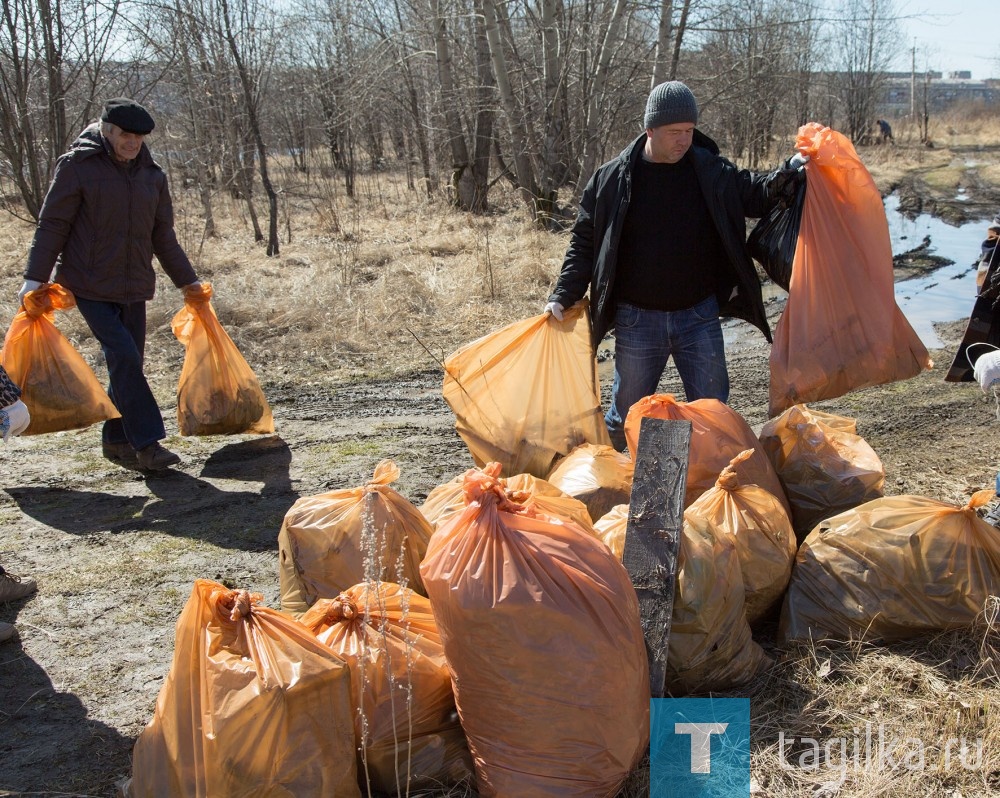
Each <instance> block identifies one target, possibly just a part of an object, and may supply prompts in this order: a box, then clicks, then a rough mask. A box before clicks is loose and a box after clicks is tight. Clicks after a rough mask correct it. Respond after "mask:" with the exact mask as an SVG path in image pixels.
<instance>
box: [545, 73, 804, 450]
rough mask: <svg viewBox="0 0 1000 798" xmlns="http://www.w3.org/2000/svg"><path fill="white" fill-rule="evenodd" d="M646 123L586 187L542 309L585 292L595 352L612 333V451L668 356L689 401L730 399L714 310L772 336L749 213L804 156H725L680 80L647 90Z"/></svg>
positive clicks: (793, 176)
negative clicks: (764, 163) (760, 162)
mask: <svg viewBox="0 0 1000 798" xmlns="http://www.w3.org/2000/svg"><path fill="white" fill-rule="evenodd" d="M643 121H644V127H645V132H644V133H642V134H640V135H639V137H638V138H637V139H635V140H634V141H633V142H632V143H631V144H629V145H628V146H627V147H626V148H625V149H624V150H623V151H622V153H621V154H620V155H619V156H618V157H617V158H615V159H614V160H612V161H609V162H608V163H606V164H604V165H603V166H601V167H600V168H599V169H598V170H597V171H596V172H595V173H594V175H593V177H591V179H590V182H589V183H588V184H587V186H586V188H585V189H584V191H583V196H582V198H581V199H580V209H579V212H578V214H577V217H576V223H575V224H574V225H573V235H572V237H571V239H570V243H569V248H568V249H567V251H566V257H565V259H564V260H563V266H562V271H561V273H560V274H559V278H558V280H557V281H556V285H555V288H554V289H553V291H552V295H551V296H550V297H549V299H548V304H547V305H546V306H545V311H544V312H546V313H551V314H552V316H553V317H554V318H556V319H562V314H563V311H564V310H565V309H566V308H568V307H570V306H571V305H573V304H574V303H575V302H577V301H578V300H580V299H581V298H583V296H584V294H586V293H587V291H588V290H589V291H590V311H591V318H592V321H593V329H592V332H591V343H592V345H593V347H594V349H595V350H596V348H597V346H598V344H600V342H601V339H602V338H603V337H604V334H605V333H606V332H607V331H608V330H609V329H612V328H613V329H614V330H615V376H614V386H613V388H612V399H611V407H610V408H609V409H608V411H607V413H606V414H605V417H604V420H605V423H606V424H607V427H608V433H609V435H610V436H611V442H612V444H613V445H614V447H615V448H616V449H618V450H624V448H625V430H624V421H625V418H626V416H627V415H628V411H629V408H630V407H631V406H632V405H633V404H634V403H635V402H638V401H639V400H640V399H642V398H643V397H645V396H649V395H650V394H653V393H655V392H656V388H657V385H658V384H659V381H660V378H661V377H662V375H663V371H664V369H665V368H666V365H667V361H668V360H669V359H670V358H673V361H674V366H675V367H676V368H677V372H678V374H679V375H680V378H681V381H682V382H683V384H684V393H685V396H686V398H687V401H689V402H691V401H694V400H696V399H702V398H712V399H718V400H720V401H722V402H726V401H728V399H729V374H728V371H727V368H726V352H725V344H724V341H723V337H722V323H721V321H720V318H719V317H720V316H721V315H725V316H735V317H738V318H742V319H744V320H746V321H748V322H750V323H751V324H753V325H755V326H756V327H758V328H759V329H760V330H761V332H763V333H764V335H765V336H766V337H767V340H768V341H770V340H771V329H770V327H769V325H768V322H767V316H766V313H765V311H764V302H763V299H762V296H761V287H760V278H759V277H758V276H757V270H756V267H755V266H754V264H753V261H752V260H751V258H750V254H749V252H748V251H747V247H746V219H747V217H750V218H758V217H761V216H764V215H766V214H767V212H768V211H769V210H770V209H771V207H772V206H773V204H774V203H775V202H777V201H778V200H779V199H781V198H784V197H785V196H786V195H787V194H792V195H794V191H795V188H796V185H797V183H798V181H800V180H804V179H805V172H804V170H802V169H801V166H802V164H804V163H805V159H804V158H803V157H802V156H801V155H796V156H794V157H792V158H789V159H788V160H787V161H786V162H785V163H784V164H783V165H782V167H781V168H779V169H777V170H775V171H774V172H771V173H770V174H767V173H757V172H750V171H748V170H746V169H739V168H737V167H736V165H735V164H733V163H732V162H730V161H728V160H726V159H725V158H723V157H722V155H720V154H719V147H718V145H717V144H716V143H715V142H714V141H713V140H712V139H710V138H709V137H708V136H706V135H705V134H704V133H702V132H701V131H700V130H697V129H696V128H695V125H696V124H697V122H698V104H697V102H696V101H695V97H694V95H693V94H692V93H691V90H690V89H689V88H688V87H687V86H685V85H684V84H683V83H681V82H680V81H676V80H675V81H669V82H667V83H661V84H660V85H658V86H656V87H655V88H654V89H653V90H652V91H651V92H650V94H649V97H648V99H647V100H646V112H645V117H644V120H643Z"/></svg>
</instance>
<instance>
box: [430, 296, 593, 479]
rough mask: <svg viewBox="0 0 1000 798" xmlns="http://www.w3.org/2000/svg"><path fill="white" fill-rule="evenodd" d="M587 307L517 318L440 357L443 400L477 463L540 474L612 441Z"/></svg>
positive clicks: (580, 305)
mask: <svg viewBox="0 0 1000 798" xmlns="http://www.w3.org/2000/svg"><path fill="white" fill-rule="evenodd" d="M587 307H588V306H587V303H586V301H583V300H581V301H580V302H578V303H577V304H576V305H574V306H573V307H571V308H569V309H568V310H566V311H565V312H564V313H563V321H558V320H557V319H556V318H555V317H554V316H550V315H548V314H544V313H543V314H542V315H541V316H533V317H531V318H529V319H525V320H523V321H519V322H516V323H515V324H511V325H510V326H508V327H505V328H503V329H502V330H499V331H498V332H495V333H491V334H490V335H487V336H485V337H483V338H480V339H478V340H476V341H473V342H472V343H470V344H467V345H466V346H464V347H462V348H461V349H459V350H458V351H456V352H455V353H453V354H452V355H451V356H449V357H448V359H447V360H445V363H444V368H445V375H444V388H443V391H444V398H445V401H446V402H447V403H448V406H449V407H450V408H451V409H452V411H453V412H454V413H455V417H456V422H455V427H456V429H457V430H458V434H459V435H460V436H461V437H462V440H464V441H465V443H466V445H467V446H468V447H469V452H470V453H471V454H472V459H473V460H474V461H475V463H476V465H477V466H480V467H482V466H484V465H486V463H490V462H498V463H500V464H501V467H502V468H503V473H504V474H507V475H510V474H522V473H525V474H534V475H535V476H536V477H541V478H543V479H544V478H545V475H546V474H548V473H549V471H551V470H552V466H553V465H554V464H555V462H556V461H557V460H558V459H559V458H560V457H563V456H565V455H567V454H569V452H570V451H571V450H572V449H573V448H574V447H575V446H578V445H580V444H581V443H604V444H610V443H611V441H610V439H609V438H608V430H607V427H606V426H605V424H604V416H603V413H602V411H601V390H600V384H599V382H598V379H597V360H596V359H595V357H594V352H593V350H592V349H591V347H590V314H589V312H588V310H587Z"/></svg>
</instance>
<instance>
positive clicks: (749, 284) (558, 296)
mask: <svg viewBox="0 0 1000 798" xmlns="http://www.w3.org/2000/svg"><path fill="white" fill-rule="evenodd" d="M645 141H646V134H645V133H643V134H642V135H641V136H639V137H638V138H637V139H636V140H635V141H634V142H632V144H630V145H629V146H628V147H626V148H625V149H624V150H623V151H622V152H621V154H620V155H619V156H618V157H617V158H615V159H614V160H612V161H609V162H608V163H606V164H604V165H603V166H601V167H600V168H599V169H598V170H597V171H596V172H595V173H594V176H593V177H592V178H591V179H590V182H589V183H588V184H587V187H586V188H585V189H584V191H583V197H582V198H581V200H580V210H579V213H578V215H577V218H576V223H575V224H574V225H573V235H572V238H571V239H570V244H569V248H568V249H567V252H566V257H565V260H564V261H563V267H562V271H561V273H560V274H559V279H558V280H557V282H556V287H555V289H554V290H553V292H552V295H551V296H550V297H549V301H550V302H558V303H559V304H561V305H562V306H563V307H567V308H568V307H570V306H571V305H573V304H574V303H575V302H577V301H578V300H580V299H581V298H583V296H584V294H586V293H587V290H588V288H589V290H590V309H591V318H592V324H593V328H592V333H591V343H592V344H593V346H594V349H595V350H596V348H597V345H598V344H599V343H600V342H601V339H603V338H604V335H605V333H607V331H608V330H609V329H611V327H612V325H613V323H614V318H615V302H614V284H615V271H616V267H617V261H618V248H619V242H620V239H621V231H622V224H623V223H624V221H625V214H626V212H627V211H628V204H629V199H630V196H631V191H632V172H633V169H634V168H635V164H636V162H637V161H638V159H639V158H640V157H641V156H642V150H643V146H644V145H645ZM689 153H690V157H691V159H692V162H693V163H694V168H695V173H696V174H697V176H698V183H699V185H700V186H701V191H702V194H703V195H704V197H705V202H706V204H707V205H708V210H709V213H710V215H711V217H712V221H713V222H714V223H715V228H716V230H718V231H719V236H720V237H721V239H722V243H723V246H724V248H725V251H726V256H727V262H728V265H729V268H728V269H727V270H726V273H725V275H724V276H723V277H722V279H720V283H719V286H718V289H717V292H716V295H717V298H718V301H719V311H720V314H721V315H723V316H735V317H737V318H741V319H744V320H746V321H748V322H750V323H751V324H753V325H754V326H756V327H758V328H759V329H760V330H761V332H763V333H764V336H765V337H766V338H767V340H768V341H770V340H771V328H770V326H769V325H768V323H767V316H766V313H765V311H764V301H763V298H762V295H761V289H760V279H759V278H758V276H757V270H756V268H755V267H754V264H753V261H752V260H751V258H750V255H749V253H748V252H747V248H746V219H747V217H750V218H759V217H761V216H763V215H765V214H766V213H767V211H768V210H769V209H770V206H771V204H772V203H771V200H770V198H769V196H768V180H769V177H770V176H769V175H767V174H757V173H755V172H750V171H747V170H745V169H738V168H737V167H736V166H735V165H734V164H733V163H731V162H730V161H727V160H726V159H725V158H723V157H722V156H721V155H719V147H718V145H717V144H716V143H715V142H714V141H712V139H710V138H709V137H708V136H706V135H705V134H703V133H702V132H701V131H699V130H695V132H694V142H693V143H692V146H691V149H690V150H689Z"/></svg>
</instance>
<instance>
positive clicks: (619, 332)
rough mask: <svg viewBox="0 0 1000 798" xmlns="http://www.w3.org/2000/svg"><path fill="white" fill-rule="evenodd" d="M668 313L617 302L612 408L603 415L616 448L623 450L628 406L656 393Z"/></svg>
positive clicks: (665, 349)
mask: <svg viewBox="0 0 1000 798" xmlns="http://www.w3.org/2000/svg"><path fill="white" fill-rule="evenodd" d="M669 315H670V314H669V313H666V312H664V311H659V310H643V309H641V308H637V307H634V306H633V305H625V304H620V305H619V306H618V308H617V310H616V311H615V378H614V385H613V387H612V393H611V407H609V408H608V412H607V413H605V415H604V422H605V424H607V427H608V434H609V435H610V436H611V443H612V445H613V446H614V447H615V449H617V450H618V451H623V450H624V449H625V445H626V442H625V419H626V417H627V416H628V411H629V408H630V407H632V405H634V404H635V403H636V402H638V401H639V400H640V399H642V398H643V397H646V396H649V395H650V394H653V393H655V392H656V386H657V385H658V384H659V382H660V377H661V376H662V375H663V369H664V367H665V366H666V365H667V358H668V357H669V356H670V349H669V347H668V343H667V326H668V325H667V318H668V316H669Z"/></svg>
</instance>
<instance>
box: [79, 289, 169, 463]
mask: <svg viewBox="0 0 1000 798" xmlns="http://www.w3.org/2000/svg"><path fill="white" fill-rule="evenodd" d="M76 306H77V307H78V308H79V309H80V313H81V314H82V315H83V318H84V320H85V321H86V322H87V326H89V327H90V331H91V332H92V333H94V337H95V338H96V339H97V340H98V341H99V342H100V344H101V350H102V351H103V352H104V359H105V360H106V361H107V364H108V380H109V382H110V383H111V384H110V386H109V387H108V396H110V397H111V401H112V402H114V403H115V407H117V408H118V412H119V413H121V414H122V417H121V418H113V419H110V420H109V421H105V422H104V430H103V432H102V433H101V438H102V440H103V441H104V442H105V443H125V442H126V441H127V442H128V443H130V444H131V445H132V448H133V449H142V448H143V447H144V446H148V445H149V444H151V443H155V442H156V441H158V440H161V439H162V438H165V437H166V436H167V434H166V431H165V430H164V428H163V416H162V415H160V408H159V407H158V406H157V404H156V399H155V398H154V396H153V392H152V391H151V390H150V388H149V383H148V382H146V376H145V374H143V371H142V362H143V353H144V352H145V349H146V303H145V302H131V303H129V304H127V305H119V304H117V303H114V302H98V301H95V300H93V299H82V298H81V297H77V298H76Z"/></svg>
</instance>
